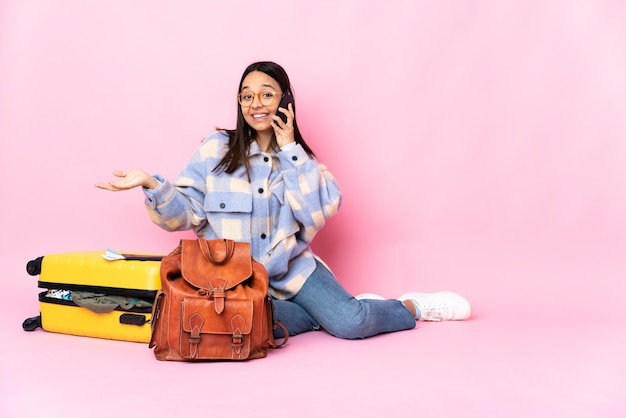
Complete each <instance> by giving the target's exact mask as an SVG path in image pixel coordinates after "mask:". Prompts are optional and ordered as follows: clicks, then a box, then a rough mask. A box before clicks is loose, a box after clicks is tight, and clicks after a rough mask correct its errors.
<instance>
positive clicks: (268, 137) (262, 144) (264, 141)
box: [256, 132, 274, 152]
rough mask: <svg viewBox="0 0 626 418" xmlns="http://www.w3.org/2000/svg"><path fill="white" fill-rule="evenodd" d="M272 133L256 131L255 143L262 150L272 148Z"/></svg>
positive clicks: (265, 150)
mask: <svg viewBox="0 0 626 418" xmlns="http://www.w3.org/2000/svg"><path fill="white" fill-rule="evenodd" d="M273 138H274V134H273V133H272V134H264V133H263V132H257V136H256V143H257V144H258V145H259V148H261V151H263V152H269V151H271V149H272V139H273Z"/></svg>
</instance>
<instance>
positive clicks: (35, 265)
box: [26, 257, 43, 276]
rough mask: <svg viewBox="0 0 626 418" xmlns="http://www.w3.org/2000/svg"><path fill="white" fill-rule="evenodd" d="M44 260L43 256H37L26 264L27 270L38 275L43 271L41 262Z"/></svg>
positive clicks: (32, 274) (33, 274)
mask: <svg viewBox="0 0 626 418" xmlns="http://www.w3.org/2000/svg"><path fill="white" fill-rule="evenodd" d="M42 261H43V257H37V258H35V259H34V260H30V261H29V262H28V263H27V264H26V271H27V272H28V274H30V275H31V276H37V275H38V274H40V273H41V262H42Z"/></svg>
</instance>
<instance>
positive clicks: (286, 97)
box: [276, 89, 293, 123]
mask: <svg viewBox="0 0 626 418" xmlns="http://www.w3.org/2000/svg"><path fill="white" fill-rule="evenodd" d="M289 103H291V105H292V106H293V95H292V94H291V90H289V89H287V90H285V92H284V93H283V96H282V97H281V98H280V104H279V105H278V107H282V108H283V109H289V106H288V105H289ZM276 115H277V116H279V117H280V118H281V119H282V120H283V123H287V115H285V114H284V113H283V112H281V111H280V110H278V109H276Z"/></svg>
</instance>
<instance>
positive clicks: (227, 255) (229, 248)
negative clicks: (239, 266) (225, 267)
mask: <svg viewBox="0 0 626 418" xmlns="http://www.w3.org/2000/svg"><path fill="white" fill-rule="evenodd" d="M223 241H224V257H223V258H222V259H221V260H217V259H216V258H215V257H214V256H213V254H211V247H209V242H208V240H205V239H199V240H198V245H199V246H200V252H201V253H202V256H203V257H204V259H205V260H207V261H210V262H211V263H213V264H217V265H221V264H225V263H227V262H228V260H230V259H231V258H232V256H233V254H235V241H233V240H229V239H225V240H223Z"/></svg>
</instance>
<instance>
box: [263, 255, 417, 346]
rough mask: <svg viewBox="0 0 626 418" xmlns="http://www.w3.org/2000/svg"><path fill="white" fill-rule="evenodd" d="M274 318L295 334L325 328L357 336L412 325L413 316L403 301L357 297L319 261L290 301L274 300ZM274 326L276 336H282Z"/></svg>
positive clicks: (347, 336)
mask: <svg viewBox="0 0 626 418" xmlns="http://www.w3.org/2000/svg"><path fill="white" fill-rule="evenodd" d="M274 308H275V312H276V318H277V319H278V320H279V321H280V322H282V324H283V325H284V326H285V327H286V328H287V330H288V331H289V335H290V336H292V335H297V334H300V333H303V332H307V331H313V330H316V329H319V328H320V327H322V328H324V329H325V330H326V331H328V332H329V333H330V334H332V335H334V336H335V337H339V338H347V339H357V338H366V337H371V336H373V335H377V334H381V333H385V332H393V331H401V330H406V329H412V328H415V317H414V316H413V315H412V314H411V312H409V310H408V309H407V308H405V307H404V305H403V304H402V302H400V301H398V300H395V299H390V300H357V299H355V298H354V297H353V296H352V295H350V294H349V293H348V292H347V291H346V290H345V289H344V288H343V287H342V286H341V285H340V284H339V282H338V281H337V279H335V276H333V274H332V273H331V272H330V271H329V270H328V269H327V268H326V267H325V266H324V265H323V264H321V263H320V262H319V261H318V262H317V268H316V269H315V271H314V272H313V274H312V275H311V276H310V277H309V278H308V279H307V281H306V282H305V284H304V286H303V287H302V289H301V290H300V292H298V294H297V295H296V296H295V297H293V298H292V299H290V300H274ZM283 336H284V335H283V331H282V330H281V329H280V328H277V329H276V331H275V332H274V337H275V338H282V337H283Z"/></svg>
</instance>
